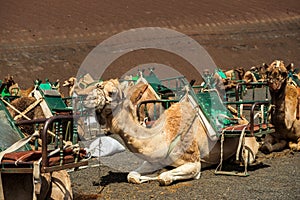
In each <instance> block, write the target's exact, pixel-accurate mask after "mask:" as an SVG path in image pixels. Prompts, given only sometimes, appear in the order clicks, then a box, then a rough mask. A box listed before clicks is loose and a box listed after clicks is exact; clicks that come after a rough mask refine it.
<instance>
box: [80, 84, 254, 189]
mask: <svg viewBox="0 0 300 200" xmlns="http://www.w3.org/2000/svg"><path fill="white" fill-rule="evenodd" d="M143 84H144V83H139V84H137V85H134V86H132V87H131V88H130V89H128V90H127V91H128V92H127V93H126V94H124V93H123V90H122V89H120V86H119V83H118V81H117V80H109V81H104V82H103V83H102V84H101V85H100V86H99V87H97V89H95V90H94V91H93V92H92V93H91V94H90V95H89V96H88V97H87V99H86V101H85V106H87V107H94V108H95V110H96V114H97V116H98V120H99V122H100V123H101V122H102V123H103V122H105V123H106V124H107V125H108V126H109V128H110V132H112V133H116V134H119V135H120V136H121V138H122V139H123V140H124V142H125V144H126V145H127V147H128V148H129V150H130V151H132V152H133V153H136V155H137V156H139V157H141V158H142V159H144V160H145V162H144V163H143V164H142V165H141V166H140V167H139V168H138V169H136V170H134V171H132V172H130V173H129V174H128V176H127V179H128V181H129V182H131V183H143V182H146V181H149V180H157V181H159V182H160V184H161V185H169V184H171V183H172V182H174V181H177V180H187V179H199V178H200V174H201V168H204V167H208V166H211V165H214V164H218V163H219V162H220V158H221V145H223V148H222V158H223V159H224V160H226V159H228V158H230V157H231V156H233V155H235V154H236V152H237V148H238V146H239V138H226V139H225V141H224V142H220V141H219V140H218V138H216V137H213V136H209V133H208V130H207V127H205V126H204V124H203V122H202V121H201V119H200V118H199V113H198V110H197V108H195V107H193V106H192V104H191V103H190V102H188V101H183V102H180V103H175V104H173V105H172V106H171V107H170V108H169V109H167V110H166V111H165V112H164V113H163V114H162V115H161V116H160V117H159V119H158V120H157V121H156V122H155V123H154V125H153V126H152V127H151V128H145V127H144V126H142V125H140V123H139V122H138V120H137V116H136V108H135V106H136V104H137V103H138V101H140V100H141V99H139V100H137V101H132V99H133V98H132V97H133V96H138V95H136V94H140V93H141V92H149V91H141V90H139V89H138V88H141V85H143ZM125 95H126V96H125ZM140 96H141V95H140ZM245 145H246V146H247V149H249V150H251V154H248V156H249V157H250V160H249V161H250V162H252V161H253V160H254V158H255V155H256V153H257V151H258V143H257V142H256V140H255V138H254V137H246V138H245ZM165 166H172V167H174V169H172V170H169V171H165V172H162V173H160V174H158V175H157V176H154V177H152V176H151V175H150V174H153V173H154V172H156V171H157V170H160V169H162V168H164V167H165ZM146 175H149V176H146Z"/></svg>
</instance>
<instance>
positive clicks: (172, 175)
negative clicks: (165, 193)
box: [158, 161, 201, 185]
mask: <svg viewBox="0 0 300 200" xmlns="http://www.w3.org/2000/svg"><path fill="white" fill-rule="evenodd" d="M200 175H201V163H200V161H199V162H195V163H186V164H183V165H181V166H179V167H177V168H175V169H172V170H170V171H167V172H163V173H161V174H160V175H159V176H158V181H159V183H160V184H161V185H170V184H171V183H172V182H173V181H177V180H187V179H192V178H194V179H199V178H200Z"/></svg>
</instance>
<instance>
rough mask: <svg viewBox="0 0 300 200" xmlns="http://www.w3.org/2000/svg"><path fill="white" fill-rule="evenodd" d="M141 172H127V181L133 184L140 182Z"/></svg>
mask: <svg viewBox="0 0 300 200" xmlns="http://www.w3.org/2000/svg"><path fill="white" fill-rule="evenodd" d="M140 177H141V174H139V173H137V172H129V174H128V175H127V181H128V182H129V183H134V184H141V183H142V182H141V180H140Z"/></svg>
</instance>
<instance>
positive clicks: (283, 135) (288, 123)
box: [261, 60, 300, 153]
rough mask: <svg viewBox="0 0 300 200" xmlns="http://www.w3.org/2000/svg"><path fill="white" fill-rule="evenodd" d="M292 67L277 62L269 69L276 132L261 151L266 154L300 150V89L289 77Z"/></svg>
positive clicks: (273, 120)
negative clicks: (287, 149) (286, 148)
mask: <svg viewBox="0 0 300 200" xmlns="http://www.w3.org/2000/svg"><path fill="white" fill-rule="evenodd" d="M291 66H292V65H288V66H285V65H284V63H283V61H279V60H275V61H274V62H272V63H271V64H270V65H269V67H268V68H267V75H268V85H269V91H270V94H271V104H272V105H273V106H272V110H271V113H270V115H271V123H272V124H273V125H274V126H275V130H276V132H275V133H273V134H268V135H266V137H265V141H264V144H263V146H262V147H261V150H262V151H263V152H265V153H270V152H273V151H280V150H282V149H284V148H285V147H287V146H288V145H289V147H290V148H291V149H293V150H298V151H299V150H300V120H299V116H300V88H299V87H297V86H296V84H294V83H293V81H292V80H291V79H290V78H289V77H288V71H289V70H290V68H291Z"/></svg>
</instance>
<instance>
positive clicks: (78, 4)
mask: <svg viewBox="0 0 300 200" xmlns="http://www.w3.org/2000/svg"><path fill="white" fill-rule="evenodd" d="M140 27H162V28H168V29H171V30H176V31H178V32H181V33H183V34H186V35H187V36H189V37H191V38H193V39H194V40H196V41H197V42H198V43H199V44H200V45H202V46H203V47H204V48H205V49H206V50H207V52H208V53H209V54H210V56H211V57H212V59H213V60H214V61H215V63H216V64H217V66H218V67H220V68H221V69H229V68H234V67H244V68H245V69H249V68H250V67H251V66H254V65H255V66H256V65H260V64H262V63H270V62H272V61H273V60H274V59H282V60H284V62H285V63H290V62H293V63H295V66H296V67H299V65H300V60H299V49H300V37H299V33H300V3H299V1H297V0H285V1H279V0H266V1H259V0H247V1H245V0H240V1H227V0H202V1H198V0H190V1H175V0H170V1H162V0H144V1H136V0H126V1H125V0H98V1H97V0H90V1H83V0H78V1H69V0H68V1H56V0H55V1H53V0H45V1H38V0H30V1H29V0H11V1H4V0H1V4H0V79H3V78H4V76H6V75H7V74H10V75H13V76H14V78H15V80H16V81H17V82H18V83H19V85H20V86H21V88H23V89H25V88H27V87H30V86H32V84H33V81H34V80H35V79H37V78H39V79H41V80H45V79H46V78H48V79H50V80H52V81H55V80H56V79H59V80H61V81H64V80H66V79H68V78H69V77H70V76H76V74H77V71H78V69H79V68H80V65H81V63H82V62H83V60H84V59H85V57H86V56H87V55H88V54H89V52H90V51H91V50H92V49H93V48H94V47H96V46H97V45H98V44H99V43H100V42H102V41H104V40H105V39H107V38H109V37H111V36H113V35H115V34H117V33H120V32H122V31H125V30H129V29H134V28H140ZM144 63H162V64H165V65H168V66H171V67H174V68H176V69H178V70H180V72H181V73H183V74H184V75H185V76H186V77H187V78H188V79H196V80H199V76H198V75H197V74H195V73H193V70H192V68H191V66H190V64H189V63H187V62H186V60H184V59H182V58H180V57H178V56H176V55H174V54H171V53H168V52H163V51H158V50H153V49H150V50H138V51H134V52H131V53H129V54H127V55H125V56H122V57H120V58H119V59H117V60H116V61H114V62H113V63H112V64H111V65H110V66H109V67H108V69H107V70H106V71H105V73H104V74H103V77H102V78H104V79H107V78H111V77H119V76H121V75H122V72H124V71H127V70H129V69H130V68H132V67H133V66H137V65H140V64H144ZM260 156H261V159H262V164H259V165H257V166H256V167H252V168H251V170H250V176H249V177H246V178H240V177H227V176H215V175H213V169H208V170H205V171H204V172H203V174H202V177H201V179H200V180H192V181H187V182H179V183H175V184H174V185H172V186H169V187H160V186H158V184H157V183H154V182H151V183H146V184H143V185H132V184H128V183H127V182H126V173H125V172H120V171H118V170H116V169H112V168H108V167H106V166H104V165H101V166H100V167H99V168H88V169H84V170H81V171H79V172H72V173H71V177H72V181H73V185H74V193H75V197H76V199H97V198H98V199H102V198H103V199H200V198H202V199H240V198H246V199H300V196H299V194H300V193H299V186H300V178H299V175H300V174H299V165H300V155H299V153H293V152H290V151H285V152H283V153H275V154H271V155H269V156H265V155H260Z"/></svg>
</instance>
